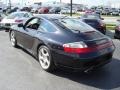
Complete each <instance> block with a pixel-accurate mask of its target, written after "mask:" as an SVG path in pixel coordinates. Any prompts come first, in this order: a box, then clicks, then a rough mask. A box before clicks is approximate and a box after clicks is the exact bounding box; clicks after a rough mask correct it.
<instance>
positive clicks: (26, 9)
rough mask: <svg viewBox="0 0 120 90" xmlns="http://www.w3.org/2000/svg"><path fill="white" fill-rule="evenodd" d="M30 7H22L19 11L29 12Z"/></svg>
mask: <svg viewBox="0 0 120 90" xmlns="http://www.w3.org/2000/svg"><path fill="white" fill-rule="evenodd" d="M31 9H32V8H31V7H23V8H22V9H21V11H26V12H31Z"/></svg>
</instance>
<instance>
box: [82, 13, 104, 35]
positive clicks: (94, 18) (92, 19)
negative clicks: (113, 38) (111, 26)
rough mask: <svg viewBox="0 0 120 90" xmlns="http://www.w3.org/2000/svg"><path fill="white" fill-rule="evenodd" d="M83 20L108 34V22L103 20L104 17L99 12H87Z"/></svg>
mask: <svg viewBox="0 0 120 90" xmlns="http://www.w3.org/2000/svg"><path fill="white" fill-rule="evenodd" d="M81 20H82V21H83V22H85V23H87V24H88V25H90V26H92V27H93V28H95V29H96V30H98V31H100V32H101V33H103V34H106V24H105V23H104V22H103V21H102V20H103V18H101V16H100V15H99V14H91V13H90V14H85V15H83V16H82V17H81Z"/></svg>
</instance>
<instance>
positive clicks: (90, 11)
mask: <svg viewBox="0 0 120 90" xmlns="http://www.w3.org/2000/svg"><path fill="white" fill-rule="evenodd" d="M93 12H94V10H91V9H87V10H85V14H89V13H93Z"/></svg>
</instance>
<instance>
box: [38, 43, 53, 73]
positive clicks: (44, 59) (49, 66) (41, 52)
mask: <svg viewBox="0 0 120 90" xmlns="http://www.w3.org/2000/svg"><path fill="white" fill-rule="evenodd" d="M38 60H39V63H40V66H41V67H42V69H43V70H45V71H48V72H51V71H54V69H55V64H54V62H53V60H52V56H51V52H50V50H49V48H48V47H46V46H44V45H42V46H40V48H39V49H38Z"/></svg>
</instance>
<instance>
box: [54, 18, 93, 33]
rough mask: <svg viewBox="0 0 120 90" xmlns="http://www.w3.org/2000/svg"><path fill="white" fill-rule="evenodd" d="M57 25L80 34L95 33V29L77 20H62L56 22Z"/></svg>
mask: <svg viewBox="0 0 120 90" xmlns="http://www.w3.org/2000/svg"><path fill="white" fill-rule="evenodd" d="M55 23H57V25H59V26H62V28H67V29H69V30H72V31H80V32H87V31H95V29H93V28H92V27H90V26H89V25H87V24H85V23H83V22H81V21H80V20H77V19H72V18H69V19H60V20H56V21H55Z"/></svg>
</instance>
